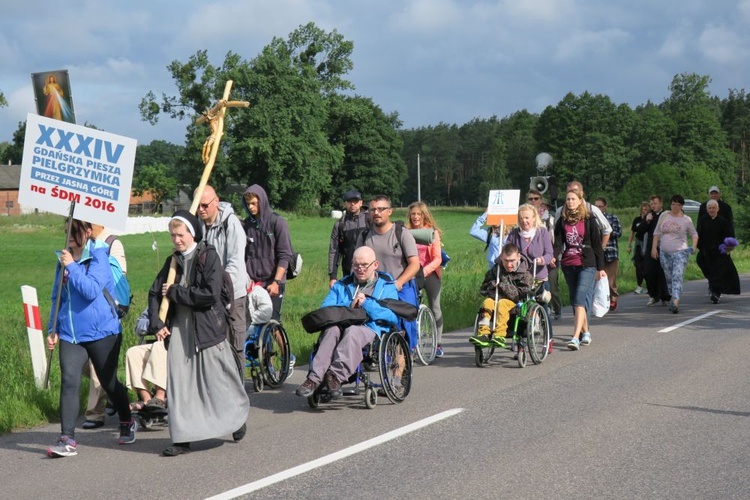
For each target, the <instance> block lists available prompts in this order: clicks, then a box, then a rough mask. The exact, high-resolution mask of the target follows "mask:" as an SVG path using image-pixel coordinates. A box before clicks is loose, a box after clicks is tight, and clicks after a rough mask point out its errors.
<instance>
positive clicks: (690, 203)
mask: <svg viewBox="0 0 750 500" xmlns="http://www.w3.org/2000/svg"><path fill="white" fill-rule="evenodd" d="M700 207H701V204H700V202H699V201H695V200H685V204H684V205H683V206H682V211H683V212H685V213H686V214H691V213H696V214H697V213H698V210H699V209H700Z"/></svg>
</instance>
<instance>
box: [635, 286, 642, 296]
mask: <svg viewBox="0 0 750 500" xmlns="http://www.w3.org/2000/svg"><path fill="white" fill-rule="evenodd" d="M633 293H636V294H638V295H641V294H642V293H643V287H640V286H639V287H637V288H636V289H635V291H634V292H633Z"/></svg>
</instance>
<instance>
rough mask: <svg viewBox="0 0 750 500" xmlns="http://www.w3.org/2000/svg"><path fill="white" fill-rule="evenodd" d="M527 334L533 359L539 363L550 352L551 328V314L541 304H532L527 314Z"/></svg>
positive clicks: (535, 362)
mask: <svg viewBox="0 0 750 500" xmlns="http://www.w3.org/2000/svg"><path fill="white" fill-rule="evenodd" d="M526 325H527V326H526V336H527V339H526V340H527V342H528V346H529V355H530V357H531V361H533V362H534V364H536V365H538V364H540V363H542V362H543V361H544V360H545V359H546V358H547V354H548V353H549V341H550V328H549V316H547V311H545V310H544V307H542V306H541V305H539V304H536V303H535V304H532V305H531V307H530V308H529V311H528V314H527V316H526Z"/></svg>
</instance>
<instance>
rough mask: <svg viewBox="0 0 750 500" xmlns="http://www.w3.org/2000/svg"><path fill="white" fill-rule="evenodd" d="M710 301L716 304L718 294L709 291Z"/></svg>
mask: <svg viewBox="0 0 750 500" xmlns="http://www.w3.org/2000/svg"><path fill="white" fill-rule="evenodd" d="M711 303H712V304H718V303H719V296H718V295H716V294H715V293H711Z"/></svg>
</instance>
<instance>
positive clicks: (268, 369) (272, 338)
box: [259, 320, 290, 389]
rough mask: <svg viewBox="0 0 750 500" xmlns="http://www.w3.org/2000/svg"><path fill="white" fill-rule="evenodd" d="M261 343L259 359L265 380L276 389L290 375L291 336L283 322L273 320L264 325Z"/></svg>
mask: <svg viewBox="0 0 750 500" xmlns="http://www.w3.org/2000/svg"><path fill="white" fill-rule="evenodd" d="M260 345H261V348H260V349H259V356H260V359H259V361H260V368H261V370H262V371H263V380H264V382H265V383H266V384H268V386H269V387H271V388H272V389H275V388H277V387H279V386H281V384H283V383H284V381H285V380H286V378H287V377H288V376H289V354H290V353H289V338H288V337H287V335H286V331H285V330H284V327H283V326H281V323H279V322H278V321H275V320H271V321H269V322H268V323H267V324H266V325H265V326H264V327H263V331H262V332H261V334H260Z"/></svg>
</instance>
